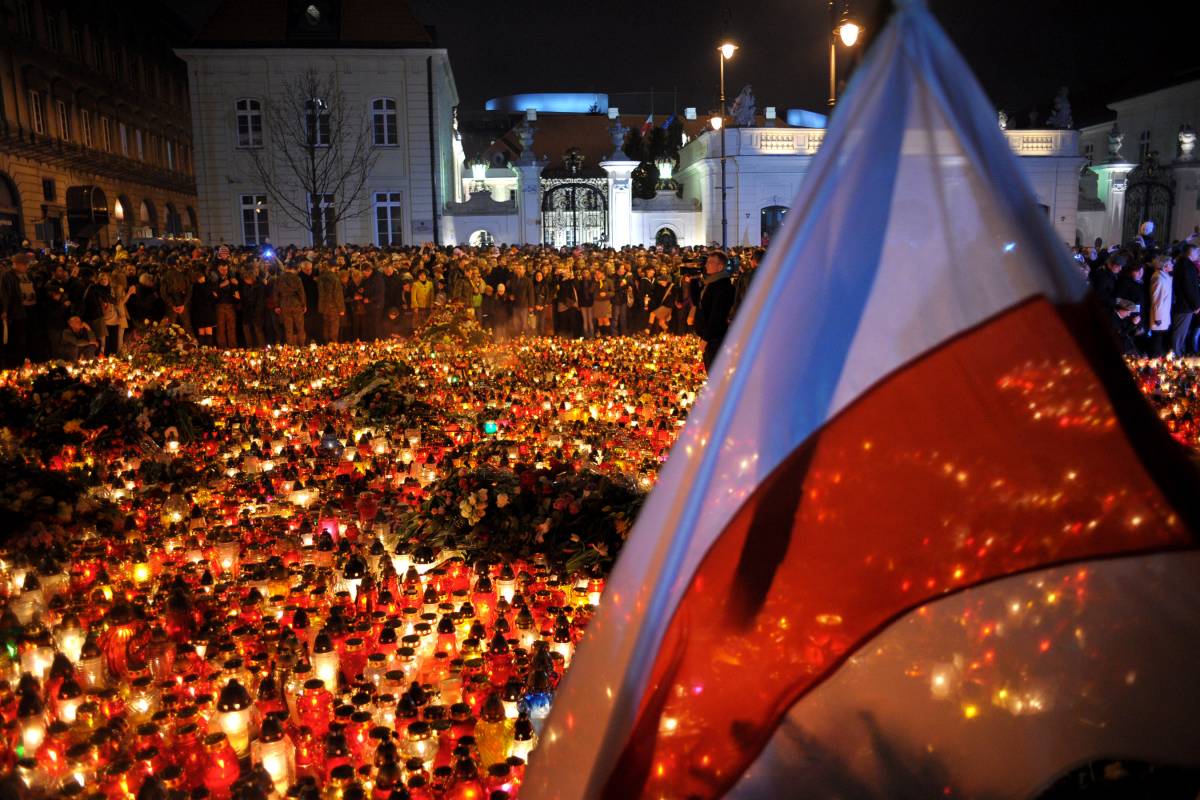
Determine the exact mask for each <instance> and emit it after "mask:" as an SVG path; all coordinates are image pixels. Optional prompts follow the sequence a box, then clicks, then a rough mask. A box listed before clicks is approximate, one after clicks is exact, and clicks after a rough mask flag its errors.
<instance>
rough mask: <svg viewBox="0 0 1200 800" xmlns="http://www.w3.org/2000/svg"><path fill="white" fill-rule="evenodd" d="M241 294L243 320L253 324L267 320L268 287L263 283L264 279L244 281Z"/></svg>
mask: <svg viewBox="0 0 1200 800" xmlns="http://www.w3.org/2000/svg"><path fill="white" fill-rule="evenodd" d="M240 294H241V295H242V322H246V323H249V324H252V325H253V324H260V323H263V322H266V320H267V287H266V286H265V285H263V283H262V281H258V280H256V281H254V283H247V282H243V283H242V285H241V292H240Z"/></svg>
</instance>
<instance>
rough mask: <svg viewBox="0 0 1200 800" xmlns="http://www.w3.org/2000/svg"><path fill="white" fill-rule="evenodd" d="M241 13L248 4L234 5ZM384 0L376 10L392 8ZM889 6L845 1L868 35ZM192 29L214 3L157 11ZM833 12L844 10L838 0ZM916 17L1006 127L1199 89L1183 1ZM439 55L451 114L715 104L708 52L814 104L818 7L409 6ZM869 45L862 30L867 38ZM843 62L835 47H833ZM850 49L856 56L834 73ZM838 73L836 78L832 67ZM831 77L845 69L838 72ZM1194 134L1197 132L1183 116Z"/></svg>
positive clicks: (761, 3) (676, 1)
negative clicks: (454, 107) (495, 108)
mask: <svg viewBox="0 0 1200 800" xmlns="http://www.w3.org/2000/svg"><path fill="white" fill-rule="evenodd" d="M247 1H248V2H252V0H247ZM397 1H398V0H380V2H397ZM888 1H889V0H850V2H851V6H850V7H851V11H852V12H853V14H854V16H855V17H856V18H857V19H858V20H859V21H860V22H863V23H866V24H867V25H868V28H869V30H873V31H874V32H878V30H879V28H880V25H881V23H882V22H883V17H882V16H881V15H880V6H881V3H883V2H888ZM167 2H168V3H169V5H171V6H172V7H173V8H175V9H176V11H178V12H179V13H181V15H183V16H185V17H186V18H187V19H188V21H189V22H191V23H192V24H193V25H199V24H200V23H201V22H203V20H204V19H205V17H206V16H207V14H208V13H210V12H211V11H212V9H213V8H215V6H216V3H217V0H167ZM837 2H838V3H839V6H838V7H839V9H840V8H841V5H840V4H841V2H843V0H837ZM929 3H930V7H931V8H932V9H933V11H934V14H935V15H936V16H937V18H938V20H939V21H940V22H941V24H942V25H943V26H944V27H945V28H946V30H947V32H948V33H949V34H950V37H951V39H952V40H953V41H954V42H955V44H956V45H957V46H958V48H959V50H960V51H961V52H962V53H963V54H964V55H965V56H966V58H967V61H968V62H969V63H970V65H971V67H972V68H973V69H974V70H975V74H976V75H977V76H978V78H979V80H980V81H981V82H982V83H983V86H984V89H985V90H986V91H987V92H988V93H989V95H990V96H991V97H992V100H993V102H994V103H995V104H996V105H997V106H998V107H1003V108H1005V109H1006V110H1007V111H1009V113H1010V115H1011V116H1012V118H1013V122H1014V124H1015V125H1019V126H1028V122H1029V115H1028V112H1029V111H1030V110H1031V109H1034V108H1036V109H1037V112H1038V122H1039V124H1041V123H1042V122H1044V121H1045V117H1046V115H1047V114H1048V113H1049V111H1050V107H1051V103H1052V101H1053V99H1054V94H1055V92H1056V90H1057V88H1058V87H1059V86H1063V85H1066V86H1068V87H1070V89H1071V103H1072V107H1073V109H1074V111H1075V122H1076V124H1077V125H1078V124H1088V123H1091V122H1096V121H1099V120H1100V119H1103V118H1105V116H1107V114H1106V112H1105V110H1104V105H1105V103H1107V102H1110V101H1112V100H1116V99H1119V98H1121V97H1125V96H1128V95H1130V94H1135V93H1138V92H1141V91H1146V90H1148V89H1152V88H1156V87H1160V86H1164V85H1167V84H1170V83H1173V82H1179V81H1181V80H1185V79H1189V78H1190V79H1196V78H1200V24H1198V23H1200V13H1198V12H1197V11H1196V10H1190V11H1187V12H1184V11H1181V8H1192V9H1194V8H1195V5H1194V4H1192V3H1178V2H1166V0H1144V1H1143V2H1140V3H1137V4H1136V5H1130V4H1120V5H1119V6H1116V7H1115V8H1112V7H1111V6H1112V5H1114V4H1106V3H1102V2H1098V1H1097V0H1091V2H1080V1H1079V0H929ZM410 5H411V6H412V8H413V10H414V12H415V13H416V15H417V16H418V18H419V19H421V20H422V21H423V22H425V23H426V24H429V25H434V26H435V27H436V28H437V35H438V41H439V44H440V45H441V46H443V47H446V48H448V49H449V51H450V59H451V64H452V65H453V67H454V75H455V80H456V81H457V83H458V90H459V94H460V97H461V102H462V105H461V108H460V111H461V113H462V115H463V116H471V115H472V113H473V112H475V111H478V110H481V109H482V108H483V102H484V100H486V99H487V98H489V97H495V96H499V95H506V94H515V93H517V92H527V91H539V90H542V91H553V90H579V91H599V92H607V93H608V94H609V96H610V102H611V103H612V104H613V105H617V106H620V107H622V108H623V109H624V110H627V111H631V112H632V111H637V112H646V111H649V110H650V89H651V87H653V88H654V90H655V103H654V106H655V108H654V110H655V111H658V112H663V111H667V110H670V109H672V108H674V107H675V106H676V101H675V92H676V90H677V91H678V103H677V105H678V107H679V108H682V107H684V106H691V105H694V106H697V107H699V108H700V109H701V111H702V112H704V111H706V110H709V109H713V108H715V107H716V104H717V55H716V51H715V49H714V48H715V46H716V44H717V43H718V42H719V41H720V40H722V39H723V38H726V37H728V38H730V39H732V40H733V41H735V42H737V43H738V44H739V45H741V48H742V49H741V50H739V52H738V53H737V55H736V56H735V59H734V60H733V61H732V62H730V64H729V72H728V75H727V81H726V93H727V94H728V95H729V96H733V95H736V94H737V92H738V90H740V89H741V87H742V86H743V85H745V84H747V83H749V84H751V85H752V86H753V87H754V93H755V96H756V98H757V100H758V105H759V107H760V108H761V107H763V106H768V105H774V106H778V107H779V108H781V109H783V108H796V107H800V108H809V109H812V110H814V111H821V110H823V109H824V108H825V99H826V96H827V86H828V66H827V63H828V61H827V60H828V50H827V47H828V44H827V41H828V40H827V39H826V35H827V30H828V22H827V20H828V18H829V17H828V6H827V5H826V0H741V2H737V3H733V2H727V1H722V2H711V0H687V1H686V2H685V0H563V1H562V2H555V1H554V0H411V2H410ZM868 35H869V34H868ZM843 53H844V51H843ZM861 53H862V48H861V47H859V48H856V50H855V51H853V53H852V54H851V55H850V57H849V58H848V59H847V58H846V57H845V56H843V62H842V63H843V64H847V62H849V61H851V60H852V59H853V58H854V57H855V56H856V55H857V56H861ZM840 69H841V68H840ZM844 72H845V70H843V74H844ZM1195 124H1197V125H1200V120H1195Z"/></svg>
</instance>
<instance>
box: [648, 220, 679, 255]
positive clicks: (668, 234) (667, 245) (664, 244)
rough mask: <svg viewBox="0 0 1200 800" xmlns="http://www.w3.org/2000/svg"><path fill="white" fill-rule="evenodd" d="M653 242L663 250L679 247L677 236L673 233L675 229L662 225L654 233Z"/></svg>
mask: <svg viewBox="0 0 1200 800" xmlns="http://www.w3.org/2000/svg"><path fill="white" fill-rule="evenodd" d="M654 244H655V245H657V246H658V247H661V248H662V249H664V250H674V249H675V248H676V247H679V238H678V237H677V236H676V235H675V231H673V230H671V229H670V228H668V227H665V226H664V227H662V228H659V229H658V233H656V234H654Z"/></svg>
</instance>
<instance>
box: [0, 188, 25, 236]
mask: <svg viewBox="0 0 1200 800" xmlns="http://www.w3.org/2000/svg"><path fill="white" fill-rule="evenodd" d="M24 236H25V234H24V231H23V229H22V226H21V194H20V192H18V191H17V185H16V184H15V183H13V180H12V178H10V177H8V175H6V174H4V173H3V172H0V245H3V246H9V247H10V246H12V245H15V244H17V243H19V242H20V241H21V239H23V238H24Z"/></svg>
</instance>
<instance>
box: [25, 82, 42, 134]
mask: <svg viewBox="0 0 1200 800" xmlns="http://www.w3.org/2000/svg"><path fill="white" fill-rule="evenodd" d="M45 111H46V110H45V109H44V108H43V107H42V95H41V93H40V92H37V91H35V90H32V89H31V90H30V92H29V124H30V125H32V126H33V132H34V133H38V134H41V133H45V132H46V114H45Z"/></svg>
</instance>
